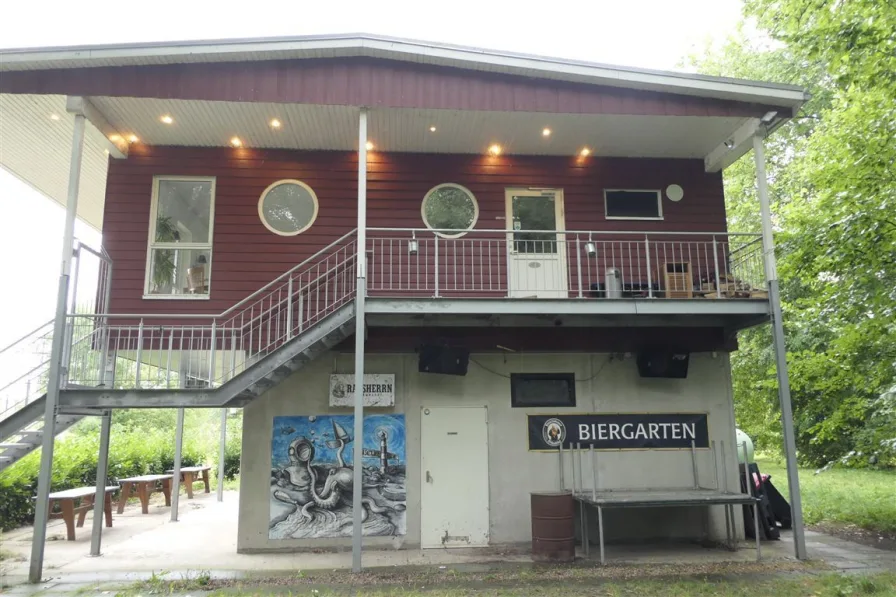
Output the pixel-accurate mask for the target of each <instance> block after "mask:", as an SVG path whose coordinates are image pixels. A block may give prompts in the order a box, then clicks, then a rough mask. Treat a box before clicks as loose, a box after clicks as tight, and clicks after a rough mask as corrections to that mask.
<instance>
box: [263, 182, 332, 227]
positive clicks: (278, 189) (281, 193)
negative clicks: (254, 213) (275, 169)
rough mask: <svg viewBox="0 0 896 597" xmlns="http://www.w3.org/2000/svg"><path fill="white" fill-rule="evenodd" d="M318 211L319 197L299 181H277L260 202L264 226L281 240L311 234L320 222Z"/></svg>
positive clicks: (266, 191)
mask: <svg viewBox="0 0 896 597" xmlns="http://www.w3.org/2000/svg"><path fill="white" fill-rule="evenodd" d="M317 210H318V202H317V195H315V194H314V191H313V190H312V189H311V187H309V186H308V185H306V184H305V183H304V182H302V181H300V180H278V181H277V182H275V183H274V184H272V185H271V186H269V187H268V188H266V189H265V190H264V192H262V193H261V197H260V198H259V199H258V217H259V218H261V223H262V224H264V225H265V227H266V228H267V229H268V230H270V231H271V232H273V233H274V234H279V235H280V236H295V235H297V234H300V233H302V232H305V231H306V230H308V229H309V228H310V227H311V224H313V223H314V220H316V219H317Z"/></svg>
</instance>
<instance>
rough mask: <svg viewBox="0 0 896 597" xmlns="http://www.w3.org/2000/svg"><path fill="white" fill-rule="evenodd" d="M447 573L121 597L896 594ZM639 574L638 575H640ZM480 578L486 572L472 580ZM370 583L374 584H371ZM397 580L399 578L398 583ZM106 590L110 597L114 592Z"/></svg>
mask: <svg viewBox="0 0 896 597" xmlns="http://www.w3.org/2000/svg"><path fill="white" fill-rule="evenodd" d="M450 572H451V571H449V573H445V574H443V575H442V577H441V578H438V579H434V578H432V577H430V578H428V579H427V580H426V581H425V584H424V581H422V579H419V578H416V579H414V578H409V579H405V582H403V583H395V582H387V583H385V584H368V582H365V581H361V582H358V583H352V584H349V583H347V582H345V583H343V584H319V583H315V582H314V580H313V579H299V578H287V579H284V578H271V579H267V580H262V579H259V580H257V581H254V582H252V583H251V585H247V584H228V585H226V586H215V585H216V583H215V582H214V581H211V582H208V581H206V582H205V583H200V584H199V585H198V586H197V585H195V584H193V583H189V582H187V583H184V582H172V583H170V584H169V583H162V582H156V583H140V584H139V585H135V586H133V587H129V588H128V589H125V590H123V591H118V592H116V593H115V595H117V596H119V597H136V596H138V595H146V594H156V595H166V594H178V595H185V594H190V592H191V591H192V592H193V594H195V593H196V592H199V594H201V595H203V597H211V596H216V597H224V596H236V597H248V596H250V595H253V596H254V595H258V596H261V595H283V596H285V595H308V596H313V597H341V596H348V595H352V596H358V597H462V596H470V597H536V596H537V597H542V596H544V595H550V596H551V597H586V596H594V597H704V596H705V597H710V596H714V597H756V595H775V597H806V596H809V595H811V596H814V597H853V596H856V597H858V596H859V595H879V596H891V597H892V596H896V574H893V573H883V574H876V575H869V576H856V575H851V576H844V575H841V574H832V573H816V574H805V573H797V574H789V575H787V574H785V573H780V574H762V575H759V574H749V575H736V574H734V575H732V574H719V575H707V576H686V577H675V576H672V577H663V578H639V577H638V575H637V573H636V570H635V569H632V570H631V571H630V573H629V574H628V575H625V578H605V577H600V576H596V575H591V574H589V569H580V571H579V573H577V574H573V575H567V576H565V577H557V576H555V575H554V574H551V573H548V574H544V575H543V574H540V573H539V572H538V571H537V570H534V569H529V570H517V571H515V572H514V573H512V574H507V573H504V574H500V575H499V577H498V578H496V579H488V578H481V577H480V578H475V579H471V578H468V575H465V574H462V573H461V574H457V575H454V574H450ZM633 572H634V573H633ZM473 576H474V577H475V576H479V575H473ZM365 580H369V579H365ZM393 580H394V579H393ZM103 593H109V594H111V591H105V592H103Z"/></svg>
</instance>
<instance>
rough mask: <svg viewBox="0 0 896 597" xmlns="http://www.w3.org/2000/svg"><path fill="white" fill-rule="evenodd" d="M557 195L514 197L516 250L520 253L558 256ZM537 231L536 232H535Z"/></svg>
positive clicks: (514, 240)
mask: <svg viewBox="0 0 896 597" xmlns="http://www.w3.org/2000/svg"><path fill="white" fill-rule="evenodd" d="M555 202H556V197H555V196H554V194H553V193H550V194H545V195H514V196H513V197H512V198H511V209H512V214H513V230H514V233H513V250H514V251H515V252H517V253H539V254H554V253H556V252H557V233H556V232H550V231H551V230H554V231H555V230H557V208H556V205H555ZM532 231H535V232H532Z"/></svg>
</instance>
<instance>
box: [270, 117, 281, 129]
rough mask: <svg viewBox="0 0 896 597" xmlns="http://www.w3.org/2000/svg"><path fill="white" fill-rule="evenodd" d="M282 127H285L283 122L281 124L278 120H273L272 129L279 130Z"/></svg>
mask: <svg viewBox="0 0 896 597" xmlns="http://www.w3.org/2000/svg"><path fill="white" fill-rule="evenodd" d="M281 126H283V123H282V122H280V121H279V120H277V119H276V118H272V119H271V128H272V129H279V128H280V127H281Z"/></svg>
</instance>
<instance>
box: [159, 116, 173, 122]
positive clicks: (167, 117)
mask: <svg viewBox="0 0 896 597" xmlns="http://www.w3.org/2000/svg"><path fill="white" fill-rule="evenodd" d="M159 120H161V121H162V122H164V123H165V124H171V123H173V122H174V119H173V118H171V115H170V114H165V115H164V116H162V117H161V118H159Z"/></svg>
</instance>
